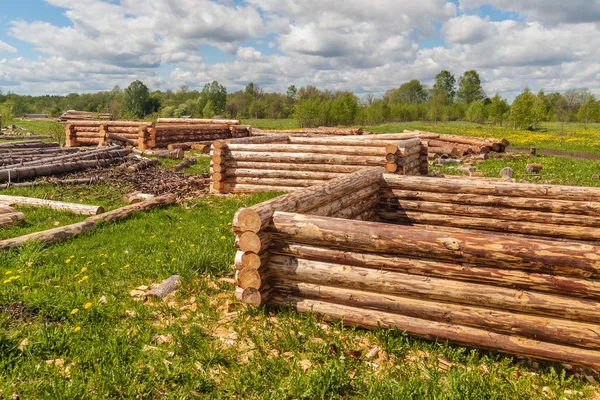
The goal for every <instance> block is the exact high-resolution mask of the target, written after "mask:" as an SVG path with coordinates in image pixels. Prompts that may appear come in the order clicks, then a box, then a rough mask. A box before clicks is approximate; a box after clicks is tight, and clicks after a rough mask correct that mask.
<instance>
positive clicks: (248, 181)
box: [221, 176, 327, 190]
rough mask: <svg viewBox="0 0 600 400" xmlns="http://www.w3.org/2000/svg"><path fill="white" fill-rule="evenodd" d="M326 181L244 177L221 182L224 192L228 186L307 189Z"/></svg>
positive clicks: (230, 178) (231, 177)
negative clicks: (242, 185)
mask: <svg viewBox="0 0 600 400" xmlns="http://www.w3.org/2000/svg"><path fill="white" fill-rule="evenodd" d="M324 182H327V181H326V180H319V179H285V178H252V177H244V176H229V177H226V178H225V181H223V182H221V184H222V185H223V187H224V188H225V190H227V185H229V184H244V185H265V186H289V187H309V186H315V185H321V184H323V183H324Z"/></svg>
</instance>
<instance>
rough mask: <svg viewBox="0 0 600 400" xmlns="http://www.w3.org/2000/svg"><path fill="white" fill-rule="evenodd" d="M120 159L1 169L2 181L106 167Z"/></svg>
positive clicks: (0, 177)
mask: <svg viewBox="0 0 600 400" xmlns="http://www.w3.org/2000/svg"><path fill="white" fill-rule="evenodd" d="M118 160H119V159H108V160H84V161H75V162H65V163H62V164H49V165H41V166H33V167H22V168H14V169H10V170H2V171H0V182H8V181H19V180H23V179H30V178H35V177H38V176H48V175H56V174H62V173H65V172H73V171H80V170H84V169H88V168H104V167H108V166H110V165H111V164H113V163H115V162H116V161H118Z"/></svg>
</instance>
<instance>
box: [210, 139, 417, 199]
mask: <svg viewBox="0 0 600 400" xmlns="http://www.w3.org/2000/svg"><path fill="white" fill-rule="evenodd" d="M210 154H211V189H212V191H213V192H217V193H254V192H264V191H281V192H289V191H293V190H297V189H299V188H304V187H309V186H313V185H319V184H322V183H324V182H326V181H328V180H331V179H334V178H337V177H340V176H343V175H345V174H349V173H354V172H356V171H359V170H361V169H364V168H366V167H382V168H385V170H386V171H387V172H390V173H394V174H403V175H420V174H427V166H428V163H427V148H426V147H425V146H424V145H423V144H422V142H421V140H420V139H418V138H414V139H406V140H393V139H390V140H372V139H370V138H369V137H363V136H361V137H349V138H347V137H296V136H287V135H281V134H280V135H272V136H261V137H249V138H242V139H229V140H224V141H215V142H214V143H213V146H212V148H211V153H210Z"/></svg>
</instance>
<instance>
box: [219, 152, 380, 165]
mask: <svg viewBox="0 0 600 400" xmlns="http://www.w3.org/2000/svg"><path fill="white" fill-rule="evenodd" d="M221 157H223V158H225V159H227V163H228V164H229V159H234V160H236V161H237V162H270V163H298V164H338V165H364V166H382V165H384V164H385V163H386V161H385V156H382V157H379V156H347V155H335V154H311V153H270V152H232V153H231V156H229V155H228V153H224V154H223V155H222V156H221Z"/></svg>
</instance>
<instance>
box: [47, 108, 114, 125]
mask: <svg viewBox="0 0 600 400" xmlns="http://www.w3.org/2000/svg"><path fill="white" fill-rule="evenodd" d="M111 119H112V117H111V115H110V114H108V113H95V112H87V111H75V110H69V111H67V112H65V113H64V114H62V115H61V116H60V117H58V122H63V123H66V122H71V121H98V120H103V121H109V120H111Z"/></svg>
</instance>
